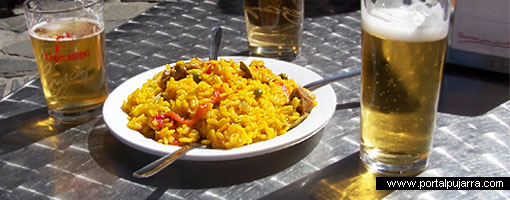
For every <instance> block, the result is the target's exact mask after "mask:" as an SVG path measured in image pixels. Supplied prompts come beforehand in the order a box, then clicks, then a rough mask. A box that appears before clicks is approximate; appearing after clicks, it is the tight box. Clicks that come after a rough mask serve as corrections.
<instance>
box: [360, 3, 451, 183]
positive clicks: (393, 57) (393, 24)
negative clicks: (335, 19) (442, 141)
mask: <svg viewBox="0 0 510 200" xmlns="http://www.w3.org/2000/svg"><path fill="white" fill-rule="evenodd" d="M361 4H362V5H361V24H362V49H361V52H362V53H361V57H362V75H361V151H360V156H361V160H362V161H363V163H364V164H365V165H366V166H367V167H368V168H370V169H373V170H374V171H376V172H379V173H386V174H393V175H404V176H405V175H415V174H417V173H419V172H421V171H423V170H424V169H425V168H426V167H427V163H428V156H429V152H430V149H431V146H432V136H433V132H434V127H435V115H436V110H437V102H438V96H439V88H440V84H441V77H442V70H443V64H444V56H445V49H446V36H447V33H448V24H449V15H450V13H449V11H450V4H449V0H361Z"/></svg>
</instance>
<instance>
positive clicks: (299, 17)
mask: <svg viewBox="0 0 510 200" xmlns="http://www.w3.org/2000/svg"><path fill="white" fill-rule="evenodd" d="M243 2H244V15H245V19H246V33H247V35H248V43H249V50H250V54H251V55H256V56H265V57H276V58H282V59H293V58H295V57H297V56H298V55H299V51H300V48H301V33H302V29H303V17H304V15H303V13H304V0H244V1H243Z"/></svg>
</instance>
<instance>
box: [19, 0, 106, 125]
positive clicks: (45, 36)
mask: <svg viewBox="0 0 510 200" xmlns="http://www.w3.org/2000/svg"><path fill="white" fill-rule="evenodd" d="M24 8H25V17H26V22H27V26H28V33H29V35H30V39H31V41H32V49H33V51H34V55H35V60H36V62H37V69H38V71H39V76H40V79H41V83H42V87H43V91H44V96H45V97H46V103H47V105H48V110H49V114H50V116H51V117H53V118H54V119H55V120H57V121H59V122H61V123H82V122H86V121H89V120H91V119H94V118H95V117H96V116H98V115H99V114H101V107H102V104H103V102H104V101H105V99H106V97H107V95H108V89H107V80H106V70H105V66H104V65H105V49H104V48H105V39H104V38H105V36H104V21H103V1H102V0H61V1H54V0H28V1H26V2H25V3H24Z"/></svg>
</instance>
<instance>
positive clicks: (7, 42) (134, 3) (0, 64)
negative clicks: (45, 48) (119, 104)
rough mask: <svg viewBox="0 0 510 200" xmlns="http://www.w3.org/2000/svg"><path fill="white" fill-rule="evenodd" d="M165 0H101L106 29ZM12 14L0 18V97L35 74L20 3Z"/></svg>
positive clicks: (33, 60)
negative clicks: (102, 1) (103, 4)
mask: <svg viewBox="0 0 510 200" xmlns="http://www.w3.org/2000/svg"><path fill="white" fill-rule="evenodd" d="M158 1H165V0H104V2H105V24H106V32H109V31H111V30H113V29H115V27H117V26H119V25H120V24H122V23H124V22H126V21H127V20H129V19H131V18H133V17H135V16H137V15H138V14H140V13H142V12H143V11H145V10H146V9H148V8H150V7H152V6H153V5H154V4H155V3H157V2H158ZM12 11H13V12H14V14H15V15H14V16H11V17H4V18H0V97H3V96H6V95H7V94H9V93H10V92H12V91H14V90H16V89H17V88H18V87H19V86H21V85H22V84H24V83H26V82H27V81H29V80H30V79H32V78H34V77H35V76H37V67H36V64H35V59H34V53H33V52H32V48H31V44H30V39H29V37H28V33H27V28H26V25H25V18H24V17H25V16H24V11H23V9H22V7H21V5H17V6H16V8H15V9H13V10H12Z"/></svg>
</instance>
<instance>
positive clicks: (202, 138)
mask: <svg viewBox="0 0 510 200" xmlns="http://www.w3.org/2000/svg"><path fill="white" fill-rule="evenodd" d="M177 63H180V64H183V63H184V61H178V62H177ZM189 63H193V64H198V65H200V66H202V69H193V70H189V71H188V73H189V74H188V75H187V76H186V77H185V78H182V79H180V80H178V81H176V80H175V79H174V78H173V77H172V78H170V79H169V80H168V81H167V82H166V88H162V87H160V84H158V82H159V80H160V79H161V77H162V76H163V73H164V72H163V71H162V72H159V73H158V74H156V75H155V76H154V77H153V78H152V79H148V80H147V82H146V83H144V84H143V86H142V88H138V89H136V90H135V91H134V92H133V93H132V94H131V95H129V97H128V99H127V101H124V103H123V105H122V110H123V111H124V112H126V113H127V114H128V120H129V122H128V124H127V126H128V127H129V128H130V129H133V130H136V131H138V132H140V133H142V134H143V135H144V136H146V137H149V138H152V139H154V140H155V141H157V142H159V143H163V144H174V145H183V144H189V143H192V142H199V143H202V144H206V145H209V146H210V147H211V148H216V149H231V148H236V147H242V146H244V145H248V144H252V143H255V142H260V141H264V140H268V139H271V138H274V137H276V136H278V135H282V134H284V133H286V132H287V131H288V130H289V128H290V127H291V125H292V124H294V123H299V121H298V120H299V119H300V118H301V117H302V116H303V115H306V113H305V114H300V113H299V112H297V111H296V107H297V106H298V105H299V104H300V101H301V100H300V99H299V98H297V97H294V98H292V99H290V100H289V94H290V93H291V92H292V91H293V90H294V89H296V88H297V87H298V85H297V84H296V83H295V82H294V80H292V79H289V80H286V79H282V77H280V76H279V75H275V74H273V72H272V71H271V70H270V69H268V68H266V67H265V66H264V62H263V61H260V60H254V61H252V62H251V63H250V64H249V69H250V70H251V71H252V74H253V76H252V78H243V76H242V75H243V73H244V72H243V71H242V70H241V69H240V67H239V63H236V62H234V61H233V60H224V59H220V60H219V61H216V60H211V61H207V62H205V61H202V60H200V59H198V58H194V59H192V60H190V61H189ZM211 66H213V67H211ZM166 67H167V69H168V68H170V65H167V66H166ZM193 71H197V72H199V73H200V81H199V82H198V83H197V82H196V80H194V77H193V75H192V74H191V73H190V72H193ZM282 85H284V86H282ZM285 88H286V89H287V90H288V91H284V90H285ZM163 89H164V90H163ZM256 89H260V90H261V91H262V95H261V96H256V95H255V94H254V91H255V90H256ZM215 90H216V91H219V92H220V97H221V99H220V100H219V101H218V102H216V103H214V105H213V104H210V105H208V106H207V108H206V109H205V112H204V113H203V114H202V115H201V116H199V118H198V121H197V122H196V123H194V124H193V125H191V126H188V125H186V124H181V123H179V122H178V121H176V120H174V119H172V117H165V118H163V119H162V123H158V122H157V120H155V118H154V116H158V115H164V114H165V113H167V112H169V111H172V112H174V113H177V114H178V115H179V116H181V117H183V118H185V119H193V118H194V117H195V115H196V113H197V110H198V109H199V107H200V106H201V105H204V104H207V103H208V102H211V101H212V100H213V98H214V97H213V96H214V92H215ZM315 104H316V102H315ZM160 122H161V121H160Z"/></svg>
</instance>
